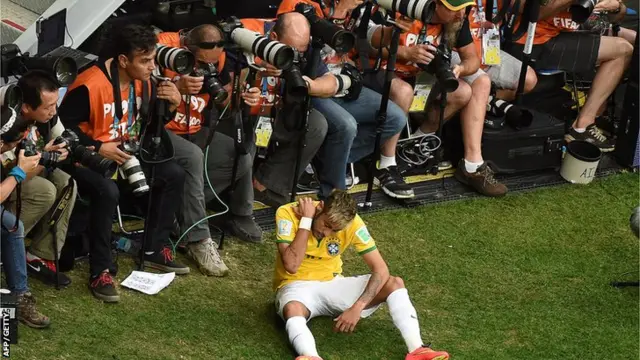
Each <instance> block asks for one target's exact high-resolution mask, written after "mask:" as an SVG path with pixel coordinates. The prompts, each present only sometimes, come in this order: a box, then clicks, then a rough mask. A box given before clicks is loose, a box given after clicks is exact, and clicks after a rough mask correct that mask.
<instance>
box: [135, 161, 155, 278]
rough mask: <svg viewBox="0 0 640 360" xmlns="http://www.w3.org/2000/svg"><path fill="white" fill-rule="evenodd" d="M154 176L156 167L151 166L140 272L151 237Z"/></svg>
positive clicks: (139, 265)
mask: <svg viewBox="0 0 640 360" xmlns="http://www.w3.org/2000/svg"><path fill="white" fill-rule="evenodd" d="M155 175H156V165H155V164H152V165H151V179H149V202H148V203H147V216H145V218H144V234H143V235H142V247H141V248H140V264H138V270H140V271H144V255H145V251H146V250H147V249H146V247H147V244H149V236H151V234H150V233H151V229H150V225H149V221H150V219H149V218H150V217H151V210H152V209H153V207H152V206H151V203H152V201H153V187H154V186H153V185H154V182H155ZM158 205H160V204H158Z"/></svg>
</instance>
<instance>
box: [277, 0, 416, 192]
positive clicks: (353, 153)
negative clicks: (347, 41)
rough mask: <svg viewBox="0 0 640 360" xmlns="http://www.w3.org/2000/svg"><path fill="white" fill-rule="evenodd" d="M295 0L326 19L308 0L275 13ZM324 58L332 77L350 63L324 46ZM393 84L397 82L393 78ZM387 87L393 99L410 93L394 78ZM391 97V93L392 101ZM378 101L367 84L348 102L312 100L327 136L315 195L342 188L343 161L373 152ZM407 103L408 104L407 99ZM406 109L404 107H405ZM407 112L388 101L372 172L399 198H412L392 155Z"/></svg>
mask: <svg viewBox="0 0 640 360" xmlns="http://www.w3.org/2000/svg"><path fill="white" fill-rule="evenodd" d="M299 2H304V3H309V4H312V5H313V6H314V7H315V8H316V15H317V16H320V17H324V15H323V12H322V11H320V8H319V5H318V4H316V3H314V2H311V1H298V2H295V1H283V2H282V3H281V4H280V7H279V8H278V13H280V14H282V15H280V16H284V15H286V14H289V13H291V11H293V10H295V8H296V4H297V3H299ZM359 3H361V1H345V2H344V5H341V6H343V7H344V8H341V9H342V10H341V13H338V14H336V15H335V16H341V14H342V13H344V14H345V16H346V14H347V13H350V12H351V10H353V9H354V8H355V7H356V6H357V5H358V4H359ZM292 9H293V10H292ZM342 11H343V12H342ZM334 20H335V19H334ZM334 23H335V21H334ZM338 23H341V25H342V24H343V23H344V21H338ZM322 61H323V62H324V63H325V64H326V65H327V67H328V68H329V69H330V70H331V72H332V73H333V74H334V75H338V74H340V73H341V72H342V71H343V68H344V67H345V66H347V65H346V64H347V63H349V64H351V63H353V62H352V61H351V60H350V59H349V58H348V57H347V56H346V55H344V54H343V55H341V54H337V53H336V51H335V50H333V49H331V48H330V47H328V46H325V48H324V49H323V50H322ZM395 84H396V85H397V84H399V82H397V81H395ZM405 85H407V84H405ZM391 86H392V90H391V91H392V93H394V94H399V96H397V98H404V99H405V100H403V101H404V102H406V98H407V96H410V97H411V98H412V97H413V90H412V89H410V86H409V91H408V92H406V91H405V92H403V91H402V89H403V88H405V89H406V86H404V85H402V84H401V86H400V87H397V86H394V81H392V85H391ZM407 86H408V85H407ZM393 98H395V97H394V96H393V95H392V96H391V99H393ZM381 102H382V96H381V95H380V93H377V92H376V91H374V90H372V89H370V88H367V87H363V88H362V90H361V92H360V94H359V96H358V97H357V98H356V99H352V100H347V99H345V98H343V97H333V98H331V99H326V98H325V99H320V98H314V99H312V104H313V106H314V108H315V109H317V110H318V111H320V113H322V114H323V115H324V116H325V118H326V119H327V124H328V132H327V138H326V140H325V143H324V144H323V146H322V148H321V149H320V151H319V152H318V156H317V162H316V163H315V164H316V170H317V174H318V180H319V181H320V194H319V196H320V197H321V198H324V197H326V196H328V195H329V194H330V193H331V191H332V190H333V189H345V188H346V176H345V170H346V168H347V164H348V163H354V162H357V161H359V160H361V159H363V158H365V157H366V156H368V155H370V154H371V152H372V151H373V143H374V141H375V137H376V127H377V120H378V119H377V116H376V114H377V112H378V110H379V108H380V103H381ZM409 104H411V102H410V101H409ZM406 110H407V111H408V106H407V108H406ZM407 111H405V110H403V109H402V108H400V107H399V106H398V105H397V104H396V103H394V102H393V101H389V102H388V106H387V118H386V121H385V123H384V125H383V128H382V136H381V146H380V158H379V159H373V161H378V166H377V170H376V172H375V174H374V176H375V179H376V183H378V184H379V185H380V187H381V188H382V189H383V191H384V193H385V194H387V195H389V196H391V197H393V198H401V199H406V198H412V197H413V196H414V191H413V189H412V188H411V187H410V186H409V185H407V184H406V183H405V182H404V179H403V178H402V175H401V174H400V172H399V171H398V167H397V164H396V158H395V153H396V145H397V142H398V139H399V137H400V132H401V131H402V129H403V128H404V127H405V125H406V123H407V114H406V113H407Z"/></svg>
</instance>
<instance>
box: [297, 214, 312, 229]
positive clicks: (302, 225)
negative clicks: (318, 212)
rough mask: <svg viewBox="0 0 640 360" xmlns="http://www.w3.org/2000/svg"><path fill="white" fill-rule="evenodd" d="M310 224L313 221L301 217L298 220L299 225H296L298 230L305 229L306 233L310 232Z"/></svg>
mask: <svg viewBox="0 0 640 360" xmlns="http://www.w3.org/2000/svg"><path fill="white" fill-rule="evenodd" d="M311 223H313V219H311V218H308V217H303V218H302V219H300V225H298V229H305V230H307V231H311Z"/></svg>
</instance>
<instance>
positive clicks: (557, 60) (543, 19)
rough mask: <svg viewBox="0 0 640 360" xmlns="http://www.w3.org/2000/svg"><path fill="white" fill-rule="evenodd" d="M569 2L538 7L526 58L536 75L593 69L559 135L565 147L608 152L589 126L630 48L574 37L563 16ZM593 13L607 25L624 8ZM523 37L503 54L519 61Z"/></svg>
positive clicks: (608, 4)
mask: <svg viewBox="0 0 640 360" xmlns="http://www.w3.org/2000/svg"><path fill="white" fill-rule="evenodd" d="M575 2H576V1H575V0H558V1H549V0H542V1H541V3H540V15H539V19H538V25H537V26H536V33H535V34H534V38H533V48H532V50H531V58H532V59H535V60H536V61H535V63H534V65H533V66H534V68H535V69H536V70H550V69H551V70H563V71H567V72H569V73H578V74H580V73H590V72H592V71H593V69H596V67H597V70H596V75H595V77H594V78H593V82H592V83H591V88H590V89H589V94H588V95H587V100H586V102H585V103H584V105H583V106H582V108H581V109H580V112H579V114H578V117H577V119H576V120H575V121H574V122H573V124H571V127H570V129H569V132H568V133H567V134H566V135H565V141H567V142H570V141H573V140H583V141H588V142H590V143H592V144H594V145H596V146H598V147H599V148H600V150H601V151H603V152H610V151H613V149H614V143H613V141H612V140H610V139H608V138H607V137H606V136H605V135H604V134H603V133H602V131H601V130H600V129H599V128H598V127H597V126H596V125H595V120H596V117H597V116H598V115H599V114H601V112H602V111H604V109H605V104H606V101H607V99H608V98H609V96H610V95H611V93H613V91H614V90H615V89H616V87H617V86H618V84H619V83H620V80H621V79H622V76H623V74H624V72H625V69H626V68H627V66H629V63H630V61H631V55H632V53H633V45H632V44H631V43H630V42H629V41H627V40H625V39H624V38H622V37H612V36H601V35H600V34H594V33H590V32H576V31H575V30H577V29H578V24H577V23H576V22H574V21H573V20H572V17H571V13H570V12H569V7H570V6H571V5H572V4H573V3H575ZM596 2H597V1H596ZM593 11H599V12H604V11H606V12H608V14H609V17H610V18H611V19H612V20H613V21H618V20H620V19H621V18H622V17H623V16H624V14H625V12H626V6H625V5H624V3H623V2H622V1H617V0H602V1H599V2H597V4H596V5H595V7H593V9H592V13H593ZM521 21H528V20H527V19H523V18H522V15H519V19H518V20H516V23H519V22H521ZM514 28H517V26H514ZM527 36H528V34H524V35H523V36H522V37H521V38H520V39H518V40H516V43H514V44H510V45H511V46H510V47H509V48H508V49H507V51H509V52H510V53H511V54H512V55H513V56H515V57H516V58H519V59H521V58H522V54H523V50H524V43H525V41H526V38H527ZM576 59H579V61H576Z"/></svg>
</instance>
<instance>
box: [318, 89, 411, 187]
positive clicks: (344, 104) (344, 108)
mask: <svg viewBox="0 0 640 360" xmlns="http://www.w3.org/2000/svg"><path fill="white" fill-rule="evenodd" d="M381 101H382V95H380V94H379V93H377V92H375V91H373V90H371V89H369V88H366V87H365V88H362V92H361V93H360V96H359V97H358V99H357V100H354V101H344V100H343V99H340V98H331V99H319V98H312V104H313V107H314V108H315V109H316V110H318V111H320V112H321V113H322V115H324V117H325V118H326V119H327V125H328V131H327V137H326V138H325V141H324V143H323V144H322V148H320V151H318V154H317V162H316V165H318V167H319V168H320V169H318V179H319V180H320V194H319V195H320V197H327V196H328V195H329V193H331V190H333V189H345V188H346V184H345V173H346V168H347V164H348V163H354V162H356V161H358V160H361V159H363V158H364V157H366V156H367V155H369V154H371V153H373V145H374V143H375V138H376V121H377V118H376V114H377V112H378V110H379V109H380V103H381ZM406 124H407V115H406V114H405V113H404V111H402V109H400V107H399V106H398V105H396V104H395V103H394V102H392V101H389V102H388V105H387V120H386V121H385V123H384V125H383V127H382V134H381V135H382V136H381V143H383V142H384V141H385V140H387V139H389V138H390V137H392V136H394V135H396V134H398V133H400V131H402V129H403V128H404V127H405V125H406Z"/></svg>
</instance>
